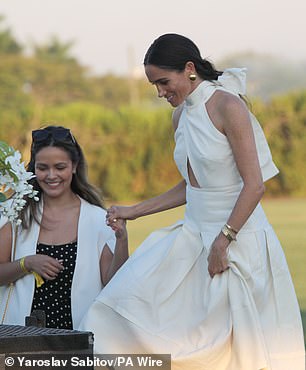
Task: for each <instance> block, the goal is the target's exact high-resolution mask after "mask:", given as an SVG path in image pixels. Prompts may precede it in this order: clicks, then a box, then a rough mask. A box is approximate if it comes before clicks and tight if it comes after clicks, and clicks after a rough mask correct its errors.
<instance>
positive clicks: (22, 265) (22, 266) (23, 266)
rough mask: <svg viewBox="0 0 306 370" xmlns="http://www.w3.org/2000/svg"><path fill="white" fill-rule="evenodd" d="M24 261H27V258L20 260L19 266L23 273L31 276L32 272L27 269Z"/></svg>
mask: <svg viewBox="0 0 306 370" xmlns="http://www.w3.org/2000/svg"><path fill="white" fill-rule="evenodd" d="M24 259H25V257H22V258H20V260H19V266H20V268H21V270H22V272H24V273H25V274H30V273H31V272H30V271H28V270H27V269H26V267H25V265H24Z"/></svg>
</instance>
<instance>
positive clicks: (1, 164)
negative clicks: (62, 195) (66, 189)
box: [0, 141, 39, 225]
mask: <svg viewBox="0 0 306 370" xmlns="http://www.w3.org/2000/svg"><path fill="white" fill-rule="evenodd" d="M33 177H35V175H34V174H33V173H32V172H27V170H26V168H25V166H24V162H21V154H20V152H19V151H17V150H14V149H13V148H12V147H11V146H9V145H7V144H6V143H4V142H2V141H0V217H1V216H4V217H7V218H8V220H9V221H11V222H16V223H17V225H18V224H20V223H21V220H20V219H19V214H20V211H21V210H22V209H23V207H24V206H25V205H26V200H25V197H29V198H33V199H34V200H35V201H38V200H39V198H38V197H37V194H38V191H36V190H34V189H33V186H32V185H31V184H29V183H28V181H29V180H30V179H32V178H33ZM7 193H11V194H10V196H7Z"/></svg>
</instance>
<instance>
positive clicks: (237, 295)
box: [80, 69, 304, 370]
mask: <svg viewBox="0 0 306 370" xmlns="http://www.w3.org/2000/svg"><path fill="white" fill-rule="evenodd" d="M244 80H245V71H244V69H231V70H227V71H225V72H224V73H223V75H222V76H221V77H220V78H219V80H218V81H217V82H215V83H212V82H208V81H204V82H202V83H201V84H200V85H199V86H198V87H197V88H196V90H194V91H193V92H192V94H190V95H189V96H188V98H187V99H186V101H185V103H184V107H183V111H182V114H181V117H180V120H179V125H178V128H177V131H176V133H175V140H176V148H175V152H174V157H175V160H176V163H177V166H178V168H179V170H180V172H181V174H182V176H183V177H184V179H185V180H186V182H187V189H186V196H187V204H186V212H185V216H184V220H182V221H179V222H178V223H176V224H174V225H172V226H170V227H168V228H164V229H161V230H158V231H156V232H154V233H152V234H151V235H150V236H149V237H148V238H147V239H146V240H145V241H144V242H143V243H142V244H141V245H140V246H139V247H138V249H137V250H136V251H135V252H134V254H132V256H131V257H130V258H129V260H128V261H127V262H126V263H125V264H124V265H123V266H122V268H121V269H120V270H119V271H118V272H117V274H116V275H115V276H114V277H113V279H112V280H111V281H110V283H109V284H108V285H107V286H106V287H105V288H104V289H103V291H102V292H101V294H100V295H99V296H98V297H97V299H96V301H95V302H94V304H93V305H92V306H91V308H90V309H89V311H88V313H87V315H86V316H85V318H84V320H83V322H82V324H81V326H80V329H81V330H89V331H92V332H94V334H95V352H96V353H99V354H110V353H111V354H114V353H118V354H123V353H125V354H130V353H141V354H143V353H148V354H162V353H170V354H171V357H172V370H178V369H181V370H183V369H184V370H259V369H269V370H270V369H271V370H291V369H292V370H304V341H303V332H302V324H301V317H300V311H299V307H298V303H297V299H296V295H295V291H294V287H293V284H292V280H291V277H290V273H289V271H288V267H287V263H286V260H285V257H284V254H283V251H282V248H281V246H280V244H279V241H278V239H277V237H276V235H275V233H274V231H273V229H272V227H271V225H270V224H269V223H268V221H267V219H266V216H265V214H264V211H263V209H262V207H261V205H258V206H257V207H256V209H255V210H254V212H253V213H252V215H251V216H250V217H249V219H248V220H247V222H246V223H245V225H244V226H243V228H242V229H241V230H240V232H239V234H238V237H237V241H236V242H232V243H231V244H230V246H229V251H228V258H229V266H230V268H229V269H228V270H227V271H225V272H224V273H222V274H218V275H216V276H215V277H214V278H213V279H212V278H211V277H210V276H209V273H208V270H207V268H208V265H207V256H208V253H209V250H210V247H211V244H212V242H213V240H214V239H215V237H216V236H217V235H218V234H219V232H220V229H221V227H222V226H223V225H224V223H225V222H226V221H227V219H228V217H229V215H230V213H231V211H232V209H233V207H234V205H235V202H236V200H237V197H238V195H239V192H240V190H241V188H242V180H241V177H240V175H239V172H238V170H237V168H236V164H235V161H234V158H233V154H232V151H231V148H230V145H229V143H228V140H227V138H226V137H225V136H224V135H223V134H222V133H220V132H219V131H218V130H217V129H216V128H215V126H214V125H213V123H212V122H211V120H210V119H209V116H208V114H207V111H206V108H205V103H206V102H207V100H208V99H209V98H210V97H211V96H212V94H213V93H214V92H215V91H216V89H222V90H225V91H228V92H230V93H232V94H236V95H237V94H239V93H244V91H243V89H244V84H245V81H244ZM250 114H251V113H250ZM251 119H252V124H253V128H254V134H255V138H256V145H257V149H258V155H259V160H260V165H261V169H262V174H263V178H264V180H267V179H269V178H271V177H272V176H274V175H275V174H276V173H277V172H278V170H277V168H276V167H275V165H274V163H273V161H272V158H271V153H270V150H269V148H268V145H267V142H266V140H265V137H264V134H263V132H262V130H261V128H260V126H259V124H258V122H257V121H256V119H255V117H254V116H253V115H251ZM188 159H189V162H190V165H191V167H192V169H193V172H194V174H195V177H196V179H197V181H198V184H199V185H200V188H194V187H192V186H191V185H190V182H189V178H188V174H187V160H188ZM136 222H137V221H136Z"/></svg>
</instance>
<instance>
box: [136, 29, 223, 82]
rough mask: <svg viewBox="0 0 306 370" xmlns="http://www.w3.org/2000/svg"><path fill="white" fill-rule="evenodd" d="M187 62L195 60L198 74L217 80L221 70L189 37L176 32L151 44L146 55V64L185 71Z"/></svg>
mask: <svg viewBox="0 0 306 370" xmlns="http://www.w3.org/2000/svg"><path fill="white" fill-rule="evenodd" d="M187 62H193V64H194V66H195V69H196V71H197V74H198V75H199V76H200V77H201V78H202V79H203V80H208V81H213V80H217V79H218V77H219V76H220V75H222V72H221V71H218V70H216V69H215V67H214V65H213V64H212V63H211V62H209V61H208V60H207V59H203V58H202V56H201V53H200V50H199V48H198V47H197V46H196V45H195V43H194V42H193V41H191V40H190V39H189V38H187V37H185V36H182V35H178V34H176V33H166V34H164V35H162V36H160V37H158V38H157V39H156V40H154V42H153V43H152V44H151V46H150V47H149V49H148V50H147V52H146V54H145V57H144V62H143V63H144V65H145V66H146V65H148V64H151V65H154V66H156V67H159V68H162V69H168V70H176V71H179V72H181V71H183V70H184V69H185V66H186V63H187Z"/></svg>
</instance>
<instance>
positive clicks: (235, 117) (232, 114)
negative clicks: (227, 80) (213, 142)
mask: <svg viewBox="0 0 306 370" xmlns="http://www.w3.org/2000/svg"><path fill="white" fill-rule="evenodd" d="M206 108H207V111H208V114H209V116H210V117H211V120H212V121H213V123H214V124H215V126H216V127H217V128H218V129H219V130H220V131H221V132H226V131H227V129H228V128H230V127H231V126H233V125H234V126H239V125H240V124H245V123H246V122H249V123H250V115H249V110H248V108H247V106H246V104H245V102H244V101H243V100H242V99H241V98H240V97H238V96H236V95H233V94H231V93H228V92H226V91H222V90H217V91H216V92H215V93H214V94H213V96H212V97H211V98H210V99H209V100H208V102H207V103H206Z"/></svg>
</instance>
